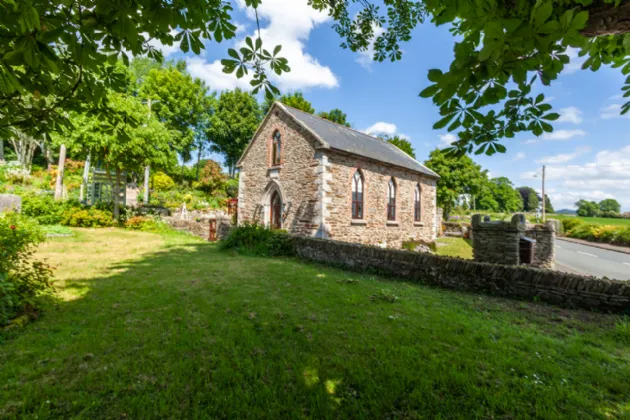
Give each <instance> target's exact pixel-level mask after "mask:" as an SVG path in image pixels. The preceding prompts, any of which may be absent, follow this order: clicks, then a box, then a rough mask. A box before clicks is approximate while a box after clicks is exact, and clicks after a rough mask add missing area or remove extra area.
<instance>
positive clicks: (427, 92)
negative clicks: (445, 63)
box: [420, 85, 440, 98]
mask: <svg viewBox="0 0 630 420" xmlns="http://www.w3.org/2000/svg"><path fill="white" fill-rule="evenodd" d="M439 90H440V88H439V87H438V85H431V86H429V87H427V88H425V89H424V90H423V91H422V92H420V96H421V97H423V98H430V97H432V96H433V95H435V94H436V93H437V92H438V91H439Z"/></svg>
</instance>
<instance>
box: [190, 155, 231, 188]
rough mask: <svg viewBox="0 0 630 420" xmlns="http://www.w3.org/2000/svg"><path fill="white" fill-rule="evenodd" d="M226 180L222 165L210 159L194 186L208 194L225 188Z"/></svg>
mask: <svg viewBox="0 0 630 420" xmlns="http://www.w3.org/2000/svg"><path fill="white" fill-rule="evenodd" d="M226 182H227V176H226V175H225V174H224V173H223V171H222V169H221V165H219V164H218V163H217V162H215V161H213V160H208V161H207V162H206V166H204V167H203V169H202V170H201V174H200V177H199V182H195V183H194V184H193V186H194V187H195V188H196V189H199V190H201V191H204V192H206V193H208V194H215V193H217V192H219V191H222V190H224V189H225V184H226Z"/></svg>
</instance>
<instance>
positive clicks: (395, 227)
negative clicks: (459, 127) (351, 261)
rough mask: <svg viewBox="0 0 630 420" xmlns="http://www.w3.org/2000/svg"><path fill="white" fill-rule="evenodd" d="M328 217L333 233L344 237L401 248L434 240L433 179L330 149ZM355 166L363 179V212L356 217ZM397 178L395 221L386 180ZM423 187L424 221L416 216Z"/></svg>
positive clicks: (334, 235) (422, 215) (331, 235)
mask: <svg viewBox="0 0 630 420" xmlns="http://www.w3.org/2000/svg"><path fill="white" fill-rule="evenodd" d="M328 162H329V164H330V166H329V170H328V174H329V176H328V180H327V184H328V189H329V191H330V192H329V193H328V197H329V198H330V200H329V201H328V203H327V207H326V209H327V213H328V214H329V216H327V218H326V222H327V224H328V225H329V229H330V231H329V233H330V238H332V239H339V240H343V241H346V242H355V243H362V244H370V245H380V246H386V247H389V248H398V249H400V248H401V247H402V243H403V242H404V241H408V240H424V241H431V240H434V239H435V236H436V231H435V219H436V211H437V207H436V205H435V179H433V178H429V177H426V176H423V175H421V174H419V173H416V172H412V171H408V170H405V169H401V168H398V167H394V166H391V165H387V164H385V163H378V162H373V161H370V160H367V159H363V158H361V157H358V156H350V155H342V154H338V153H331V154H330V156H329V157H328ZM357 169H360V170H361V173H362V174H363V179H364V215H363V219H362V220H353V219H352V177H353V176H354V174H355V172H356V171H357ZM392 177H393V178H394V180H395V182H396V220H395V221H389V220H387V194H388V183H389V180H390V179H391V178H392ZM417 185H420V190H421V200H420V204H421V218H420V219H421V220H420V221H419V222H416V221H414V193H415V188H416V186H417Z"/></svg>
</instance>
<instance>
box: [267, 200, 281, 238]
mask: <svg viewBox="0 0 630 420" xmlns="http://www.w3.org/2000/svg"><path fill="white" fill-rule="evenodd" d="M269 204H270V214H269V224H270V225H271V228H272V229H280V228H282V199H281V198H280V194H278V191H274V192H273V194H271V199H270V203H269Z"/></svg>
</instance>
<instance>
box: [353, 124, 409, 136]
mask: <svg viewBox="0 0 630 420" xmlns="http://www.w3.org/2000/svg"><path fill="white" fill-rule="evenodd" d="M363 132H364V133H365V134H369V135H370V136H378V135H379V134H381V135H382V134H384V135H386V136H389V137H393V136H398V137H400V138H401V139H406V140H409V139H410V137H409V136H408V135H406V134H403V133H401V132H399V131H398V127H397V126H396V124H392V123H388V122H384V121H379V122H377V123H375V124H372V125H371V126H370V127H368V128H366V129H365V130H363Z"/></svg>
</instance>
